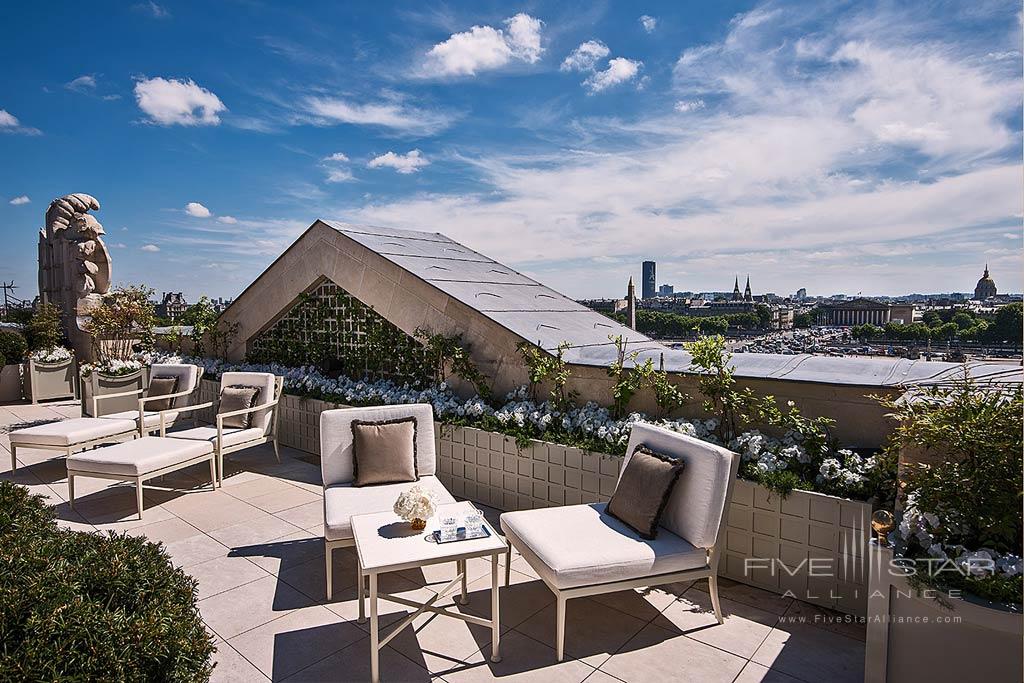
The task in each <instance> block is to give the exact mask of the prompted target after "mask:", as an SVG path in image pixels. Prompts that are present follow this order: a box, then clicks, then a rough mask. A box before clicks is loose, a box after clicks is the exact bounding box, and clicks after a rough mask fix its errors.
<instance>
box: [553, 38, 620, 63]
mask: <svg viewBox="0 0 1024 683" xmlns="http://www.w3.org/2000/svg"><path fill="white" fill-rule="evenodd" d="M608 54H609V50H608V46H607V45H605V44H604V43H602V42H601V41H600V40H588V41H586V42H584V43H580V44H579V45H578V46H577V47H576V49H575V50H573V51H572V52H570V53H569V54H568V55H567V56H566V58H565V59H564V60H562V66H561V67H560V68H561V70H562V71H591V70H593V68H594V66H595V65H596V64H597V62H598V61H600V60H602V59H604V58H605V57H607V56H608Z"/></svg>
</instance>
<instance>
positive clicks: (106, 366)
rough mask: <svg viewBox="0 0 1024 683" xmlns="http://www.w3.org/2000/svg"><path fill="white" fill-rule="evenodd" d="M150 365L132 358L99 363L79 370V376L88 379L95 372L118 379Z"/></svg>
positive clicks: (142, 360)
mask: <svg viewBox="0 0 1024 683" xmlns="http://www.w3.org/2000/svg"><path fill="white" fill-rule="evenodd" d="M149 364H150V363H149V362H148V361H147V360H144V359H140V358H132V359H130V360H117V359H112V360H105V361H101V362H99V363H85V364H83V365H82V367H81V368H80V369H79V374H80V375H81V376H82V377H88V376H89V375H91V374H92V373H93V372H98V373H99V374H101V375H110V376H113V377H117V376H120V375H130V374H131V373H133V372H136V371H138V370H141V369H142V368H144V367H148V366H149Z"/></svg>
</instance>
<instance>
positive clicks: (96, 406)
mask: <svg viewBox="0 0 1024 683" xmlns="http://www.w3.org/2000/svg"><path fill="white" fill-rule="evenodd" d="M149 377H150V380H151V381H152V378H154V377H177V378H178V386H177V390H176V391H175V392H174V393H173V394H165V395H163V396H148V395H147V396H143V397H140V398H139V408H138V410H124V411H121V412H119V413H109V414H103V413H101V412H100V402H101V401H103V400H105V399H108V398H116V397H119V396H138V395H139V394H142V393H143V392H144V391H145V390H142V389H135V390H133V391H121V392H118V393H116V394H99V395H97V396H93V399H92V414H93V415H96V416H97V417H102V418H104V419H108V420H110V419H113V420H135V421H136V422H137V424H138V425H139V435H140V436H145V435H147V434H149V433H151V432H159V433H160V436H163V435H164V434H165V433H166V432H167V429H168V428H170V427H173V426H174V424H175V422H176V421H177V419H178V415H179V414H180V409H181V408H183V407H185V406H187V405H188V404H189V401H190V400H191V398H192V395H193V394H194V393H195V391H196V389H197V388H198V387H199V380H201V379H202V378H203V368H201V367H199V366H197V365H184V364H176V363H154V364H153V365H151V366H150V368H149ZM160 399H170V401H171V406H170V408H168V409H166V410H153V409H152V408H147V406H146V404H147V403H151V402H153V401H159V400H160ZM194 424H195V418H193V425H194Z"/></svg>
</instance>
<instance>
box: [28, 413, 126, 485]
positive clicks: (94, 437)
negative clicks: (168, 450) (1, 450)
mask: <svg viewBox="0 0 1024 683" xmlns="http://www.w3.org/2000/svg"><path fill="white" fill-rule="evenodd" d="M138 434H139V425H138V423H137V422H136V421H135V420H120V419H113V418H99V417H76V418H74V419H71V420H60V421H58V422H48V423H46V424H41V425H36V426H35V427H26V428H24V429H16V430H14V431H13V432H11V433H10V438H11V471H12V472H13V471H14V470H16V469H18V449H19V448H38V449H42V450H48V451H60V452H61V453H63V454H64V455H65V456H69V457H70V455H71V454H72V453H74V452H75V451H80V450H83V449H86V448H89V447H90V446H96V445H99V444H101V443H110V442H111V441H123V440H124V439H132V438H135V437H136V436H138Z"/></svg>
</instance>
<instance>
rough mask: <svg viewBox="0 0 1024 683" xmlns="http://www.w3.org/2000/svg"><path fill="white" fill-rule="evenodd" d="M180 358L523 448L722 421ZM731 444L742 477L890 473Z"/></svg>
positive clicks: (757, 440) (870, 482)
mask: <svg viewBox="0 0 1024 683" xmlns="http://www.w3.org/2000/svg"><path fill="white" fill-rule="evenodd" d="M179 360H180V359H176V360H175V361H167V360H165V361H161V362H179ZM180 362H186V363H195V364H196V365H201V366H202V367H203V368H204V370H205V375H204V376H205V377H207V378H210V379H213V378H216V377H218V376H219V375H220V373H222V372H225V371H229V370H244V371H253V372H272V373H274V374H277V375H281V376H283V377H284V389H285V393H286V394H292V395H295V396H299V397H305V398H312V399H317V400H322V401H326V402H328V403H334V404H344V405H352V406H371V405H387V404H402V403H429V404H431V405H432V406H433V408H434V415H435V417H436V418H437V420H438V421H440V422H441V423H443V424H447V425H452V426H460V427H473V428H476V429H480V430H483V431H487V432H492V433H498V434H502V435H504V436H508V437H510V438H511V439H513V440H514V442H515V443H516V444H517V445H519V446H520V447H521V448H522V447H525V446H527V445H528V444H529V443H530V442H531V440H538V441H544V442H550V443H555V444H558V445H561V446H568V447H572V448H578V449H581V450H583V451H591V452H595V453H605V454H608V455H612V456H618V455H622V454H624V453H625V449H626V444H627V442H628V441H629V433H630V429H631V427H632V425H633V423H635V422H648V423H652V424H656V425H658V426H661V427H664V428H666V429H670V430H673V431H677V432H680V433H683V434H687V435H689V436H693V437H696V438H699V439H704V440H706V441H711V442H715V441H716V438H715V436H714V431H715V427H716V425H717V422H716V421H715V420H714V419H707V420H686V419H675V420H671V419H657V418H654V417H651V416H648V415H644V414H642V413H631V414H630V415H628V416H627V417H625V418H623V419H615V418H613V417H612V416H611V414H610V412H609V410H608V409H607V408H605V407H602V406H599V405H597V404H596V403H587V404H586V405H583V406H577V407H572V408H569V409H567V410H557V409H555V408H554V407H553V406H552V405H551V403H550V402H547V401H545V402H541V403H537V402H535V401H532V400H530V399H529V397H528V392H527V390H526V388H525V387H521V388H520V389H518V390H516V391H514V392H511V393H510V394H508V395H506V396H505V397H504V399H503V400H498V401H494V402H488V401H486V400H484V399H483V398H481V397H480V396H474V397H471V398H468V399H462V398H460V397H458V396H456V395H455V394H454V393H453V392H452V391H451V389H450V388H449V387H448V386H447V385H445V384H443V383H442V384H440V385H437V386H432V387H426V388H417V387H412V386H410V385H408V384H402V385H399V384H396V383H394V382H390V381H386V380H382V381H376V382H370V381H361V380H352V379H348V378H346V377H338V378H331V377H325V376H324V375H323V374H321V373H320V372H319V371H317V370H316V369H314V368H308V367H298V368H294V367H283V366H280V365H276V364H268V365H263V364H246V363H228V362H225V361H222V360H219V359H208V358H186V359H184V360H180ZM282 435H283V432H282ZM727 445H728V446H729V447H730V448H732V449H733V450H735V451H736V452H738V453H740V455H741V456H742V458H743V464H742V466H741V470H740V474H741V476H743V477H744V478H747V479H750V480H752V481H756V482H759V483H764V484H765V485H766V486H768V487H769V488H772V489H775V490H784V491H788V490H791V489H794V488H799V489H803V490H809V491H818V492H821V493H826V494H830V495H838V496H842V497H854V498H863V499H867V498H870V497H871V495H872V494H873V492H874V488H875V487H876V485H877V484H878V480H879V479H880V478H882V477H883V476H884V472H883V471H882V468H881V466H880V465H881V461H880V459H878V458H871V457H868V458H862V457H861V456H859V455H857V454H855V453H853V452H851V451H847V450H835V451H830V452H829V453H828V457H825V458H822V457H820V456H816V457H814V458H808V456H807V451H806V450H805V449H804V448H803V447H802V446H801V445H800V444H799V443H798V438H797V435H795V434H793V433H789V434H787V435H785V436H784V437H783V438H774V437H771V436H769V435H767V434H762V433H761V432H759V431H757V430H751V431H748V432H745V433H743V434H741V435H740V436H739V437H737V439H735V440H733V441H732V442H731V443H730V444H727ZM303 450H308V449H303ZM314 452H315V451H314ZM780 472H785V473H788V476H787V477H786V478H784V479H782V480H781V483H778V482H780V477H779V473H780Z"/></svg>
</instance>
